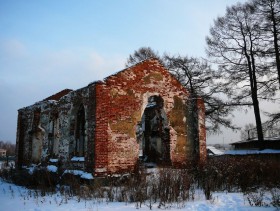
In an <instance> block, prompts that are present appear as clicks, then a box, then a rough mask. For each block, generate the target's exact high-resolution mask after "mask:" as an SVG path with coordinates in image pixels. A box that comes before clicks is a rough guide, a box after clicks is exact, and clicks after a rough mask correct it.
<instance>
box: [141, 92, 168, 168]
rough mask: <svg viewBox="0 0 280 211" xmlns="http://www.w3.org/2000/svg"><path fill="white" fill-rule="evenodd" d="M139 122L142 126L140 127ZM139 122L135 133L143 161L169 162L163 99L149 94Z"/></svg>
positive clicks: (166, 123)
mask: <svg viewBox="0 0 280 211" xmlns="http://www.w3.org/2000/svg"><path fill="white" fill-rule="evenodd" d="M141 123H142V127H140V126H141ZM141 123H140V124H138V132H137V134H138V137H140V138H139V139H138V140H139V141H140V142H141V143H140V147H142V150H143V152H141V153H140V154H141V157H142V158H143V161H144V162H153V163H158V164H163V163H167V162H170V134H169V127H168V120H167V116H166V114H165V112H164V109H163V99H162V98H161V97H160V96H151V97H150V98H149V99H148V105H147V106H146V108H145V111H144V114H143V117H142V121H141ZM139 131H140V132H141V133H140V132H139ZM139 134H141V136H139ZM140 150H141V149H140Z"/></svg>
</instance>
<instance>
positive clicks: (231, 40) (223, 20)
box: [206, 3, 275, 140]
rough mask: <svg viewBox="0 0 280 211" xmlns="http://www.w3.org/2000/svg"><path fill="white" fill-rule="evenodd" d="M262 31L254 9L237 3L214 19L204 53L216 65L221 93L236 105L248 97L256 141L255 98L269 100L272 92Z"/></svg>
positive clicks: (260, 131)
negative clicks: (253, 117)
mask: <svg viewBox="0 0 280 211" xmlns="http://www.w3.org/2000/svg"><path fill="white" fill-rule="evenodd" d="M262 33H263V31H262V30H261V28H260V20H259V17H258V16H257V15H256V12H255V8H254V7H253V6H252V5H250V4H247V3H246V4H240V3H238V4H237V5H234V6H232V7H228V8H227V11H226V14H225V16H223V17H219V18H217V19H216V20H215V22H214V26H213V27H211V29H210V35H209V36H208V37H207V38H206V41H207V53H208V56H209V57H210V58H212V59H213V61H214V62H216V63H217V64H218V65H219V72H220V75H221V77H222V78H223V83H224V91H225V93H227V95H228V97H230V99H231V101H232V102H236V103H237V104H238V103H241V104H242V103H244V101H247V100H248V98H249V99H251V102H252V105H253V108H254V114H255V121H256V127H257V133H258V139H259V140H263V129H262V122H261V116H260V108H259V99H271V97H272V96H273V95H274V93H275V87H274V86H273V84H272V83H271V80H270V73H269V68H267V66H266V64H265V62H264V61H263V60H262V58H263V57H262V52H263V49H264V48H265V47H266V43H265V41H264V40H263V39H262V38H263V34H262Z"/></svg>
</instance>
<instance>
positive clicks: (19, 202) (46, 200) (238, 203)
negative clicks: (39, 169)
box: [0, 180, 276, 211]
mask: <svg viewBox="0 0 280 211" xmlns="http://www.w3.org/2000/svg"><path fill="white" fill-rule="evenodd" d="M0 204H1V206H0V210H9V211H18V210H23V211H25V210H26V211H27V210H28V211H52V210H56V211H68V210H69V211H74V210H77V211H82V210H92V211H97V210H102V211H110V210H120V211H136V210H140V211H148V210H150V208H149V207H148V202H147V203H145V204H143V205H142V207H141V208H139V209H136V204H135V203H122V202H109V203H108V202H106V201H105V199H100V200H98V201H97V200H89V199H88V200H86V199H81V198H78V197H69V196H67V197H66V196H62V195H61V194H60V193H59V192H57V193H53V194H46V195H45V196H43V195H41V194H40V193H39V194H38V192H37V191H34V190H30V189H26V188H24V187H20V186H16V185H14V184H9V183H6V182H4V181H2V180H0ZM152 206H153V207H152V210H170V211H175V210H198V211H200V210H201V211H204V210H214V211H218V210H244V211H245V210H246V211H247V210H249V211H250V210H252V211H254V210H256V211H258V210H264V211H269V210H276V208H275V207H251V206H250V205H249V204H248V202H247V201H246V199H245V198H244V196H243V194H242V193H221V192H217V193H213V199H212V200H208V201H207V200H205V199H204V195H203V192H202V191H201V192H200V193H198V194H197V195H196V198H195V200H194V201H189V202H186V203H181V204H175V203H174V204H172V205H170V206H168V207H161V208H158V207H157V204H153V205H152Z"/></svg>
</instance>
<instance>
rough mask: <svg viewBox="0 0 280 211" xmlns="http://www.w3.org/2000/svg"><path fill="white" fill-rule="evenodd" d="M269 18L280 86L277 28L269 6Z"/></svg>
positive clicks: (272, 10)
mask: <svg viewBox="0 0 280 211" xmlns="http://www.w3.org/2000/svg"><path fill="white" fill-rule="evenodd" d="M271 20H272V25H273V42H274V50H275V61H276V67H277V73H278V83H279V88H280V53H279V45H278V36H277V35H278V30H277V28H276V25H277V23H276V18H275V12H274V9H273V8H271Z"/></svg>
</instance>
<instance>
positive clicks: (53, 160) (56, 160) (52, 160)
mask: <svg viewBox="0 0 280 211" xmlns="http://www.w3.org/2000/svg"><path fill="white" fill-rule="evenodd" d="M50 162H51V163H57V162H58V159H54V158H51V159H50Z"/></svg>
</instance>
